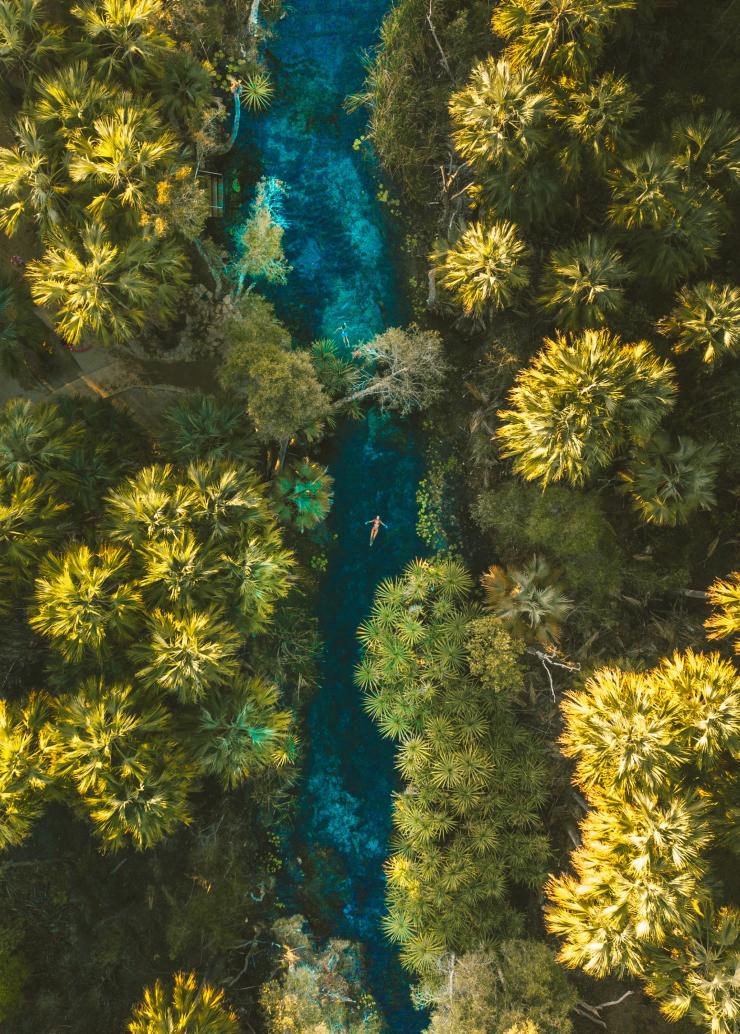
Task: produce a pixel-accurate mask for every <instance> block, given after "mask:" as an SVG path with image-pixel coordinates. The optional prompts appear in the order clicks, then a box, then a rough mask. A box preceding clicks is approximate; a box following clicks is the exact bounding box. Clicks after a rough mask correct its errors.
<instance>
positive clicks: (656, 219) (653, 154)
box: [609, 147, 682, 230]
mask: <svg viewBox="0 0 740 1034" xmlns="http://www.w3.org/2000/svg"><path fill="white" fill-rule="evenodd" d="M610 182H611V186H612V204H611V208H610V210H609V215H610V218H611V220H612V222H613V223H614V224H615V225H616V226H620V227H624V228H625V229H627V230H636V229H642V228H644V227H651V228H654V229H660V228H662V227H665V226H667V225H669V224H670V222H671V220H672V219H673V217H674V213H675V211H676V206H677V204H678V203H679V201H680V198H681V192H682V188H681V178H680V174H679V170H678V169H677V168H676V166H675V164H674V163H673V162H672V161H671V156H670V154H668V153H666V152H664V151H661V150H660V149H659V148H657V147H651V148H649V149H648V150H646V151H643V152H642V153H641V154H639V155H637V156H636V157H635V158H628V159H626V160H625V161H623V162H622V163H621V165H620V167H619V168H618V169H615V170H614V171H613V172H612V174H611V177H610Z"/></svg>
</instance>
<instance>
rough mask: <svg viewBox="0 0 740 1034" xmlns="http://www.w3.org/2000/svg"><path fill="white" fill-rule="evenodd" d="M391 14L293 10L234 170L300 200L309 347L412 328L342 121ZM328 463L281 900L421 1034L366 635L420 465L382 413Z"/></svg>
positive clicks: (301, 307) (290, 300)
mask: <svg viewBox="0 0 740 1034" xmlns="http://www.w3.org/2000/svg"><path fill="white" fill-rule="evenodd" d="M389 6H390V2H389V0H352V2H348V0H293V2H292V3H291V4H290V5H289V11H288V15H287V17H286V18H285V19H283V21H281V22H280V23H279V26H278V33H277V36H276V38H275V39H273V40H271V41H270V44H269V47H268V58H269V60H270V61H271V63H272V64H273V67H274V73H275V82H276V86H277V90H276V95H275V98H274V101H273V104H272V106H271V108H270V109H269V111H268V112H267V113H266V114H265V115H262V116H260V117H259V118H255V119H251V118H250V119H247V120H246V124H245V126H244V128H243V130H242V134H241V137H240V139H239V141H238V144H237V148H236V150H235V152H234V153H233V157H232V171H231V173H230V174H231V175H237V176H238V177H240V178H241V181H242V182H244V183H250V182H254V180H255V179H256V177H257V176H259V175H268V176H275V177H277V178H279V179H280V180H282V181H283V182H284V183H285V184H286V186H287V188H288V195H287V198H286V202H285V216H286V219H287V229H286V234H285V242H284V243H285V250H286V254H287V257H288V260H289V262H290V263H291V265H292V266H293V272H292V273H291V275H290V277H289V281H288V285H287V286H285V287H282V288H279V289H277V290H275V291H272V292H271V293H270V297H271V298H272V300H273V301H274V302H275V304H276V307H277V310H278V314H279V316H280V317H281V319H283V320H284V322H286V323H287V324H288V326H289V327H290V329H291V331H292V333H293V334H294V337H295V338H296V340H298V341H302V342H305V343H307V342H310V341H311V340H314V339H316V338H319V337H333V338H335V339H337V340H341V337H342V333H341V330H340V328H346V330H345V333H346V335H347V337H348V338H349V341H350V343H351V344H355V343H357V342H360V341H365V340H368V339H370V338H371V337H373V336H374V335H375V334H377V333H378V332H379V331H382V330H384V329H385V328H386V327H387V326H394V325H396V326H398V325H403V324H405V323H407V322H408V321H409V318H410V313H409V311H408V307H407V303H406V299H405V297H404V294H403V278H402V276H401V275H400V270H399V262H398V257H399V241H398V239H397V230H396V228H395V226H394V225H393V224H392V221H391V220H390V219H389V217H388V215H387V212H386V210H385V208H384V206H383V205H382V204H380V203H379V202H378V201H377V200H376V194H377V180H376V176H375V170H374V168H373V165H372V162H369V161H368V160H367V158H365V159H363V157H362V156H361V154H360V153H359V152H358V151H357V150H355V149H354V148H353V142H354V140H355V139H356V138H357V137H358V136H359V135H360V134H361V133H362V130H363V123H364V115H363V114H362V113H359V114H358V115H356V116H353V117H351V118H350V117H348V116H347V115H346V114H345V113H344V111H343V108H342V105H343V102H344V99H345V97H346V96H348V95H349V94H351V93H353V92H355V91H356V90H357V89H358V88H359V87H360V85H361V83H362V79H363V66H362V60H361V58H362V52H363V51H364V50H365V49H366V48H368V47H370V46H372V45H373V44H374V43H375V42H376V40H377V33H378V28H379V26H380V23H381V20H382V17H383V15H384V14H385V12H386V10H387V9H388V7H389ZM245 200H249V199H245ZM325 461H326V462H327V463H328V465H329V469H330V472H331V474H332V475H333V476H334V479H335V502H334V508H333V511H332V514H331V516H330V518H329V524H328V528H329V532H330V534H331V536H332V544H331V546H330V548H329V565H328V569H327V572H326V575H325V577H324V578H323V583H322V586H321V595H320V614H319V620H320V624H321V633H322V637H323V640H324V643H325V662H324V667H323V680H322V686H321V689H320V691H319V692H318V693H317V695H316V697H315V698H314V700H313V702H312V704H311V706H310V709H309V713H308V730H307V731H308V737H309V751H308V756H307V759H306V767H305V777H304V779H303V782H302V784H301V788H300V798H299V804H298V810H297V815H296V824H295V831H294V834H293V837H292V841H291V843H290V844H289V845H288V858H287V859H286V868H285V871H284V874H283V879H282V888H281V890H282V897H283V899H284V900H285V903H286V906H287V907H288V909H290V910H291V911H300V912H302V913H303V914H304V915H306V916H307V917H308V918H309V919H310V921H311V923H312V926H313V928H314V930H315V931H316V933H317V934H319V935H320V936H322V937H327V936H334V937H346V938H350V939H352V940H357V941H359V942H361V944H362V945H363V947H364V949H365V957H366V959H367V962H368V966H369V976H370V985H371V986H370V990H371V991H372V993H373V994H374V995H375V997H376V999H377V1000H378V1002H379V1004H380V1006H381V1009H382V1011H383V1013H384V1014H385V1017H386V1019H387V1021H388V1024H389V1029H390V1031H391V1032H392V1034H417V1032H418V1031H419V1030H421V1028H422V1027H423V1025H424V1019H423V1016H422V1015H421V1014H419V1013H418V1012H416V1011H415V1010H414V1009H413V1008H412V1007H411V1005H410V1000H409V989H408V982H407V980H406V978H405V976H404V974H403V971H402V970H401V968H400V965H399V962H398V957H397V953H396V952H395V951H394V950H392V949H391V948H390V947H389V946H388V945H387V943H386V942H385V940H384V937H383V933H382V929H381V927H380V918H381V915H382V912H383V893H384V880H383V870H382V865H383V861H384V859H385V857H386V855H387V849H388V839H389V836H390V830H391V821H390V795H391V792H392V790H393V789H394V788H395V786H396V777H395V773H394V768H393V751H392V747H391V745H390V743H388V742H387V741H383V740H381V738H380V736H379V735H378V733H377V732H376V730H375V728H374V726H373V725H372V723H371V722H370V720H369V719H368V718H367V717H366V716H365V715H364V713H363V711H362V707H361V701H360V696H359V693H358V691H357V690H356V689H355V687H354V685H353V669H354V666H355V663H356V661H357V645H356V630H357V627H358V625H359V624H360V623H361V622H362V620H363V619H364V618H365V617H366V615H367V612H368V610H369V608H370V605H371V602H372V597H373V592H374V589H375V586H376V585H377V583H378V582H379V581H380V580H381V579H382V578H386V577H388V576H390V575H394V574H397V573H399V572H400V571H401V569H402V568H403V566H404V564H405V563H406V562H407V561H408V560H410V559H411V558H412V557H414V556H417V555H419V554H420V553H423V551H424V545H423V543H422V542H421V540H420V539H418V537H417V535H416V530H415V528H416V499H415V497H416V489H417V485H418V481H419V477H420V473H421V468H422V458H421V450H420V447H419V444H418V440H417V437H416V435H415V433H414V431H413V429H412V428H410V427H409V426H407V425H406V424H403V423H401V422H396V421H394V420H392V419H389V418H387V417H381V416H380V415H379V414H377V413H374V412H371V413H370V414H369V416H368V419H367V420H365V421H363V422H361V423H355V424H350V425H347V426H345V427H343V428H341V429H340V431H339V433H338V434H337V435H336V436H335V437H334V438H333V440H332V442H331V444H330V446H329V447H328V450H327V454H326V456H325ZM377 513H379V514H380V515H381V516H382V518H383V520H384V521H385V522H386V523H387V524H388V526H389V527H388V530H387V531H383V532H382V533H381V536H380V538H379V540H378V542H377V543H376V545H375V546H374V547H373V548H372V549H369V548H368V528H367V527H365V521H367V520H368V519H370V518H372V517H374V516H375V514H377Z"/></svg>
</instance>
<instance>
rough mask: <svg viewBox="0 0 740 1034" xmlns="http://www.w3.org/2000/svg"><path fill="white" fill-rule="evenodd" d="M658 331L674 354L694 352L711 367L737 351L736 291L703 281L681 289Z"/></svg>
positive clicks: (739, 302) (739, 304) (739, 306)
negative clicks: (671, 346) (671, 344)
mask: <svg viewBox="0 0 740 1034" xmlns="http://www.w3.org/2000/svg"><path fill="white" fill-rule="evenodd" d="M658 326H659V329H660V330H661V331H662V333H664V334H665V335H666V336H667V337H669V338H672V339H673V341H674V345H673V348H674V351H676V352H696V353H698V354H700V355H701V358H702V360H703V361H704V362H705V363H706V364H707V365H708V366H713V365H714V364H715V363H719V362H721V361H722V360H723V359H725V358H732V356H734V355H736V354H737V353H738V352H740V288H737V287H733V286H731V285H730V284H717V283H714V282H703V283H699V284H693V285H692V286H690V287H683V288H682V289H681V291H680V293H679V295H678V298H677V299H676V305H675V307H674V309H673V310H672V312H671V313H670V315H668V316H666V317H665V319H663V320H661V321H660V323H659V324H658Z"/></svg>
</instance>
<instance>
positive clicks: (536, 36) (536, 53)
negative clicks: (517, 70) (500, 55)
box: [493, 0, 636, 80]
mask: <svg viewBox="0 0 740 1034" xmlns="http://www.w3.org/2000/svg"><path fill="white" fill-rule="evenodd" d="M635 6H636V0H503V2H502V3H500V4H497V5H496V7H495V9H494V12H493V31H494V32H495V33H497V35H499V36H501V37H503V39H504V40H505V41H506V43H507V48H506V51H505V53H506V56H507V57H508V58H509V60H510V61H511V62H512V63H513V64H514V65H515V66H519V65H533V66H534V67H536V68H539V69H542V71H543V72H546V73H547V74H548V75H550V76H552V77H556V76H558V75H567V76H569V77H571V78H573V79H576V80H578V79H585V78H586V77H587V76H588V74H589V72H590V71H591V69H592V68H593V67H594V65H595V63H596V62H597V61H598V59H599V56H600V54H601V52H602V51H603V49H604V44H605V42H606V40H607V37H608V34H609V32H610V31H611V30H612V29H613V28H614V26H615V24H616V21H617V17H618V15H619V14H620V13H621V12H622V11H629V10H632V9H634V7H635Z"/></svg>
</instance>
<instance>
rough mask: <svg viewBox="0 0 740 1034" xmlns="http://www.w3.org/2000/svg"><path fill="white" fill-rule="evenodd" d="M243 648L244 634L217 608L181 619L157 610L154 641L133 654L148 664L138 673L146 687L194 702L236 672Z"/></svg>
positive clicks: (152, 619) (153, 619) (150, 632)
mask: <svg viewBox="0 0 740 1034" xmlns="http://www.w3.org/2000/svg"><path fill="white" fill-rule="evenodd" d="M240 646H241V637H240V636H239V633H238V632H237V631H236V629H235V628H234V627H233V626H232V625H230V624H228V623H227V622H226V621H224V620H223V619H222V618H221V617H220V615H219V614H218V613H216V612H215V611H200V612H199V611H189V612H186V613H184V614H183V615H182V616H180V617H178V616H176V615H174V614H168V613H166V612H165V611H162V610H155V611H154V612H153V613H152V615H151V616H150V618H149V628H148V641H147V642H143V643H140V644H138V645H137V646H135V647H134V648H133V650H132V655H133V657H134V658H135V659H136V660H138V661H142V662H144V663H143V666H142V667H141V668H139V670H138V671H137V676H138V678H140V679H141V681H142V682H143V684H144V685H145V686H147V687H149V688H150V689H153V690H156V691H164V692H166V693H173V694H174V695H175V696H177V697H178V698H179V699H180V700H181V701H182V702H183V703H185V704H192V703H195V702H197V701H199V700H202V699H203V698H204V697H205V696H206V695H207V694H208V693H209V692H210V691H211V690H213V689H216V688H217V687H218V686H223V685H225V684H228V683H229V682H230V681H231V679H233V678H234V677H235V676H236V674H237V672H238V670H239V664H238V661H237V657H236V654H237V651H238V650H239V647H240Z"/></svg>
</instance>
